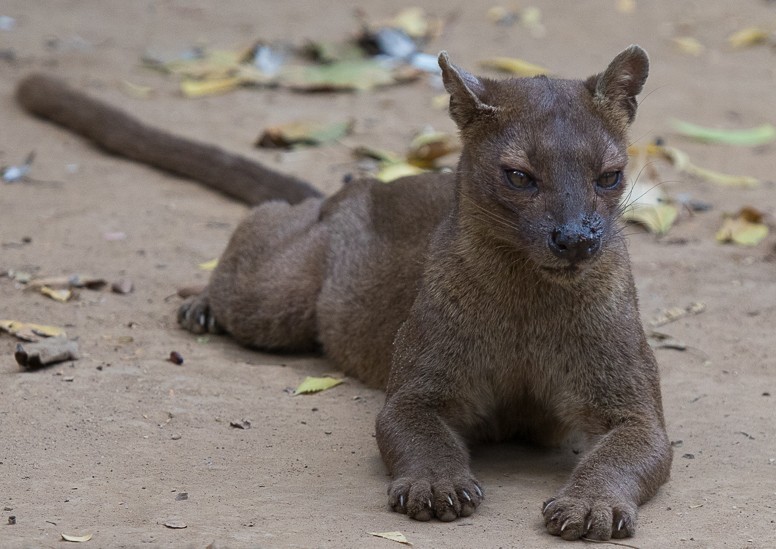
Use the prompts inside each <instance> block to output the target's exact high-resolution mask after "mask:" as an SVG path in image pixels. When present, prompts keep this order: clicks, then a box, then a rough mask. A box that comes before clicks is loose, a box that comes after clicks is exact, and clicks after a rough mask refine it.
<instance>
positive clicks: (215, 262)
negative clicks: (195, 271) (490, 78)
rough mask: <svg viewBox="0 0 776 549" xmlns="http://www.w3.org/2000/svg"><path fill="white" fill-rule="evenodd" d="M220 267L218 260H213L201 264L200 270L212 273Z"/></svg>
mask: <svg viewBox="0 0 776 549" xmlns="http://www.w3.org/2000/svg"><path fill="white" fill-rule="evenodd" d="M217 266H218V259H211V260H210V261H205V262H204V263H200V264H199V268H200V269H201V270H203V271H212V270H214V269H215V268H216V267H217Z"/></svg>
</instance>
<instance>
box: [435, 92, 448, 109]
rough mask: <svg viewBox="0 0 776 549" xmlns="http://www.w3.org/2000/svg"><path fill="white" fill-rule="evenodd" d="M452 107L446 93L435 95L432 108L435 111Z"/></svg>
mask: <svg viewBox="0 0 776 549" xmlns="http://www.w3.org/2000/svg"><path fill="white" fill-rule="evenodd" d="M449 106H450V96H449V95H448V94H446V93H441V94H439V95H435V96H434V97H432V98H431V107H432V108H434V109H439V110H442V109H446V108H448V107H449Z"/></svg>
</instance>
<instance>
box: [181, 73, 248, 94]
mask: <svg viewBox="0 0 776 549" xmlns="http://www.w3.org/2000/svg"><path fill="white" fill-rule="evenodd" d="M241 84H242V79H241V78H237V77H234V76H230V77H226V78H219V79H208V80H183V81H182V82H181V93H183V96H184V97H189V98H196V97H204V96H207V95H220V94H222V93H226V92H230V91H232V90H234V89H236V88H237V87H238V86H240V85H241Z"/></svg>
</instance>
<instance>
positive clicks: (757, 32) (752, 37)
mask: <svg viewBox="0 0 776 549" xmlns="http://www.w3.org/2000/svg"><path fill="white" fill-rule="evenodd" d="M767 39H768V31H767V30H765V29H763V28H761V27H754V26H753V27H747V28H745V29H741V30H739V31H736V32H734V33H733V34H731V35H730V36H728V39H727V41H728V44H730V46H731V47H732V48H735V49H741V48H748V47H750V46H756V45H757V44H762V43H763V42H765V41H766V40H767Z"/></svg>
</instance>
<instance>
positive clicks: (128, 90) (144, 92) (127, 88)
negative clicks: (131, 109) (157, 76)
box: [120, 80, 154, 99]
mask: <svg viewBox="0 0 776 549" xmlns="http://www.w3.org/2000/svg"><path fill="white" fill-rule="evenodd" d="M120 89H121V91H122V92H124V94H125V95H128V96H129V97H134V98H135V99H148V98H150V97H151V96H152V95H153V93H154V89H153V88H152V87H151V86H141V85H139V84H133V83H132V82H130V81H128V80H122V81H121V88H120Z"/></svg>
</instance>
